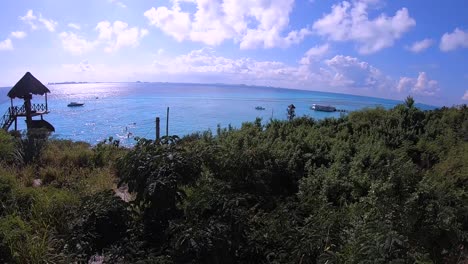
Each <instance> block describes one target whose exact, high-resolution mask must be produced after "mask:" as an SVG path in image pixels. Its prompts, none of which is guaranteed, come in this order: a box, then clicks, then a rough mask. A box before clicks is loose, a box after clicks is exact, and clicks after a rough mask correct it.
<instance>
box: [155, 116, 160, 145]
mask: <svg viewBox="0 0 468 264" xmlns="http://www.w3.org/2000/svg"><path fill="white" fill-rule="evenodd" d="M159 132H160V127H159V117H156V140H158V139H159Z"/></svg>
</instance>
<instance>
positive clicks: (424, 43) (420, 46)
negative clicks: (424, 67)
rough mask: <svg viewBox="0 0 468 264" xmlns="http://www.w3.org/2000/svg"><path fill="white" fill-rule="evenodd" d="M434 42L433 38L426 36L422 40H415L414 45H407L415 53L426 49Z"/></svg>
mask: <svg viewBox="0 0 468 264" xmlns="http://www.w3.org/2000/svg"><path fill="white" fill-rule="evenodd" d="M432 43H433V41H432V39H428V38H426V39H423V40H421V41H416V42H414V43H413V45H411V46H409V47H407V49H408V50H409V51H411V52H414V53H420V52H422V51H424V50H426V49H427V48H429V47H430V46H431V45H432Z"/></svg>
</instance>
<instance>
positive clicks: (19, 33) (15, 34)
mask: <svg viewBox="0 0 468 264" xmlns="http://www.w3.org/2000/svg"><path fill="white" fill-rule="evenodd" d="M10 36H11V37H12V38H17V39H23V38H25V37H26V36H27V34H26V32H24V31H13V32H11V34H10Z"/></svg>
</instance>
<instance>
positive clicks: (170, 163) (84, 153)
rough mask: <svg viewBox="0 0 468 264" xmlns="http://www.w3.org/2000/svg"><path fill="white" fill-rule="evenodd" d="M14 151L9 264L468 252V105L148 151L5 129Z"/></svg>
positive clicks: (9, 165)
mask: <svg viewBox="0 0 468 264" xmlns="http://www.w3.org/2000/svg"><path fill="white" fill-rule="evenodd" d="M41 140H42V141H41ZM0 160H1V162H2V166H1V167H0V203H1V206H0V262H2V263H72V262H77V263H86V262H88V260H89V259H91V258H93V257H96V256H98V257H97V258H101V259H103V260H104V261H105V262H106V263H463V261H467V260H468V250H467V248H468V162H467V161H468V108H467V107H466V106H460V107H452V108H442V109H437V110H433V111H420V110H419V109H417V108H415V106H414V101H413V100H412V98H408V99H407V101H406V102H405V104H402V105H398V106H396V107H395V108H393V109H391V110H384V109H381V108H377V109H368V110H363V111H358V112H352V113H350V114H349V115H346V116H342V117H341V118H339V119H325V120H321V121H316V120H313V119H310V118H306V117H302V118H291V120H289V121H277V120H271V121H270V122H269V123H268V124H266V125H262V124H261V120H259V119H257V120H256V121H255V122H253V123H244V124H243V125H242V127H241V128H240V129H232V128H227V129H222V128H218V130H217V133H216V135H213V134H212V133H211V132H209V131H207V132H203V133H196V134H192V135H189V136H186V137H184V138H178V137H177V136H173V137H164V138H163V139H161V140H157V141H154V140H147V139H138V140H137V144H136V145H135V147H133V148H132V149H125V148H122V147H120V146H119V144H118V142H117V141H114V140H112V139H110V140H109V141H106V142H102V143H100V144H98V145H97V146H95V147H91V146H89V145H87V144H85V143H79V142H71V141H64V140H59V141H55V140H52V141H47V140H44V139H29V140H25V139H23V140H17V139H13V138H12V137H10V136H9V135H7V134H6V133H0ZM37 179H40V180H41V182H42V184H41V185H40V186H35V185H37ZM117 186H121V187H127V188H128V190H129V192H131V193H132V196H131V198H132V199H130V201H128V199H126V201H124V200H122V199H121V198H120V197H118V196H117V195H115V192H114V191H115V190H116V188H117Z"/></svg>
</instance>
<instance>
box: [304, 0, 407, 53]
mask: <svg viewBox="0 0 468 264" xmlns="http://www.w3.org/2000/svg"><path fill="white" fill-rule="evenodd" d="M378 2H379V1H376V0H360V1H359V0H356V1H353V2H348V1H343V2H341V3H340V4H336V5H333V6H332V10H331V12H330V13H329V14H325V15H324V16H323V17H322V18H321V19H319V20H317V21H315V22H314V24H313V26H312V28H313V29H314V31H315V33H316V34H318V35H320V36H324V37H326V38H327V39H329V40H332V41H341V42H343V41H353V42H356V44H357V50H358V52H359V53H361V54H371V53H375V52H377V51H379V50H382V49H384V48H388V47H391V46H393V44H394V43H395V41H396V40H398V39H399V38H401V37H402V36H403V34H404V33H406V32H408V31H409V30H410V29H411V28H412V27H414V26H415V25H416V21H415V20H414V19H413V18H412V17H410V15H409V12H408V9H406V8H402V9H400V10H398V11H397V12H396V13H395V15H394V16H390V17H389V16H386V15H385V14H381V15H380V16H378V17H376V18H373V19H372V18H369V14H368V9H369V8H370V6H371V5H374V4H376V3H378Z"/></svg>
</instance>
